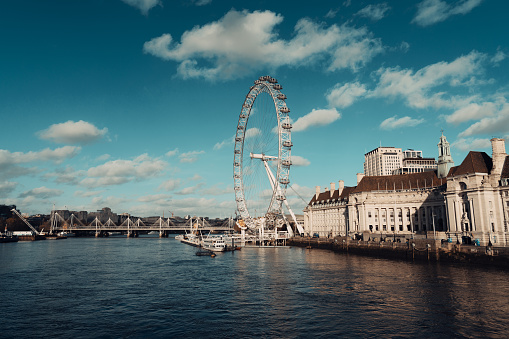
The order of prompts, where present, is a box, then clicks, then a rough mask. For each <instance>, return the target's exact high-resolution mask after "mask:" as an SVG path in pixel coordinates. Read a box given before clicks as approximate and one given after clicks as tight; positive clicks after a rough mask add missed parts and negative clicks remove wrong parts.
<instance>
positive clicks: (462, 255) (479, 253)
mask: <svg viewBox="0 0 509 339" xmlns="http://www.w3.org/2000/svg"><path fill="white" fill-rule="evenodd" d="M288 245H290V246H299V247H307V248H318V249H327V250H332V251H335V252H338V253H351V254H357V255H367V256H373V257H379V258H388V259H398V260H412V261H414V260H415V261H435V262H455V263H465V264H475V265H487V266H493V267H499V268H504V269H509V248H507V247H491V248H490V247H480V246H472V245H460V244H452V243H441V241H440V240H436V241H435V240H432V239H411V240H409V241H408V242H405V243H399V242H380V241H361V240H352V239H350V238H347V237H335V238H329V239H320V238H308V237H303V238H300V237H294V238H291V239H290V240H289V241H288Z"/></svg>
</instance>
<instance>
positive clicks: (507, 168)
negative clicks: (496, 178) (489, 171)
mask: <svg viewBox="0 0 509 339" xmlns="http://www.w3.org/2000/svg"><path fill="white" fill-rule="evenodd" d="M500 177H501V178H509V155H508V156H506V157H505V161H504V166H502V175H501V176H500Z"/></svg>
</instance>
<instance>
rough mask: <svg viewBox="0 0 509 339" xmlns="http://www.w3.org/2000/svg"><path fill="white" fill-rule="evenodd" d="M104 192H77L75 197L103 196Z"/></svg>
mask: <svg viewBox="0 0 509 339" xmlns="http://www.w3.org/2000/svg"><path fill="white" fill-rule="evenodd" d="M102 193H104V191H76V192H74V196H75V197H82V198H89V197H93V196H96V195H98V194H102Z"/></svg>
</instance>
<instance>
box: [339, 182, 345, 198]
mask: <svg viewBox="0 0 509 339" xmlns="http://www.w3.org/2000/svg"><path fill="white" fill-rule="evenodd" d="M344 188H345V182H344V181H343V180H339V182H338V191H339V195H341V193H342V192H343V189H344Z"/></svg>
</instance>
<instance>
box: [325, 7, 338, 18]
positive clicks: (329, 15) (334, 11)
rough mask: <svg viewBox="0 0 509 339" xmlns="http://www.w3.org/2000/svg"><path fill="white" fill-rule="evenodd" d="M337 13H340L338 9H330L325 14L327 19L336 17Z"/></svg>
mask: <svg viewBox="0 0 509 339" xmlns="http://www.w3.org/2000/svg"><path fill="white" fill-rule="evenodd" d="M336 14H338V10H337V9H329V11H328V12H327V14H325V17H326V18H327V19H332V18H334V17H336Z"/></svg>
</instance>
